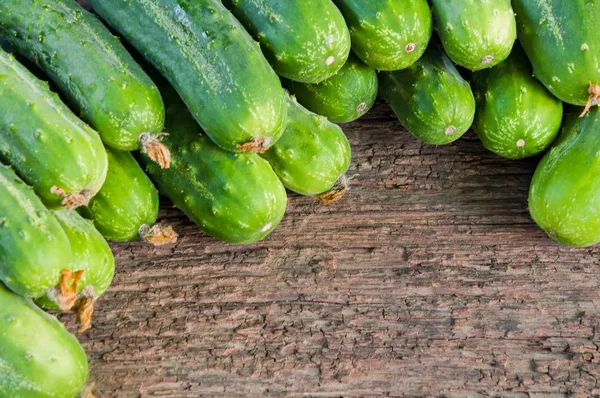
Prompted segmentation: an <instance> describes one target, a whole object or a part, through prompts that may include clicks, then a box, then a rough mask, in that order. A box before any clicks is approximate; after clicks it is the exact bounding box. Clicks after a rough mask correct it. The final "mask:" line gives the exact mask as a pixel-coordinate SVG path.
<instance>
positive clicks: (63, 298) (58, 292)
mask: <svg viewBox="0 0 600 398" xmlns="http://www.w3.org/2000/svg"><path fill="white" fill-rule="evenodd" d="M83 273H84V271H83V270H79V271H75V272H73V271H71V270H68V269H64V270H62V275H61V279H60V283H59V285H58V287H57V288H54V289H52V290H50V291H49V292H48V296H49V297H50V298H51V299H52V300H54V302H55V303H56V305H58V308H60V309H61V310H63V311H69V310H70V309H71V308H73V305H75V301H76V300H77V284H78V283H79V281H80V280H81V278H82V277H83Z"/></svg>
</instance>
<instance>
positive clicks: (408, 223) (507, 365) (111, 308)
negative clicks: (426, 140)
mask: <svg viewBox="0 0 600 398" xmlns="http://www.w3.org/2000/svg"><path fill="white" fill-rule="evenodd" d="M344 129H345V131H346V133H347V135H348V137H349V139H350V141H351V143H352V147H353V150H354V156H353V164H352V167H351V171H350V173H351V174H357V176H356V177H355V179H354V180H353V183H352V188H351V190H350V192H349V193H348V194H347V196H345V197H344V198H343V199H342V201H341V202H339V204H337V205H333V206H331V207H322V206H320V205H319V203H318V202H317V201H316V200H313V199H311V198H302V197H298V196H294V195H292V196H291V197H290V203H289V209H288V213H287V215H286V217H285V219H284V221H283V222H282V224H281V225H280V226H279V228H278V229H277V230H276V231H275V232H274V233H273V234H272V235H271V236H270V237H269V238H268V239H267V240H265V241H264V242H261V243H257V244H253V245H250V246H233V245H227V244H223V243H220V242H218V241H216V240H214V239H211V238H208V237H205V236H203V235H202V234H201V233H200V232H199V231H198V230H197V229H196V228H195V227H194V226H193V225H192V224H191V223H190V222H188V221H187V220H186V219H185V218H184V217H183V216H182V215H181V214H180V213H179V212H178V211H177V210H174V209H171V208H170V206H169V204H168V203H166V202H165V203H164V204H163V207H162V209H163V210H162V211H161V218H162V219H163V220H166V221H169V222H171V223H173V224H174V226H175V228H176V230H177V231H178V232H179V233H180V234H181V239H180V240H179V242H178V243H177V244H176V245H174V246H171V247H166V248H161V249H154V248H151V247H149V246H147V245H146V244H144V243H141V242H134V243H124V244H114V245H113V248H114V250H115V255H116V259H117V268H118V271H117V275H116V278H115V281H114V285H113V286H112V287H111V288H110V290H109V291H108V292H107V293H106V295H105V296H104V297H103V298H102V299H101V301H100V302H99V303H98V307H97V311H96V313H95V319H94V327H93V329H92V330H90V331H89V332H86V333H85V334H83V335H81V336H80V337H81V339H82V342H83V344H84V347H85V349H86V351H87V353H88V356H89V359H90V363H91V376H90V378H91V381H92V383H93V387H94V391H95V394H96V396H97V397H201V396H205V397H370V396H373V397H378V396H398V397H425V396H439V397H490V396H492V397H567V396H573V397H588V396H593V395H598V394H600V386H599V384H598V379H599V378H600V367H599V365H598V362H599V361H600V352H599V351H598V350H599V346H600V328H599V326H600V309H599V304H600V290H599V289H598V288H599V285H600V273H599V265H600V256H599V255H600V249H599V248H584V249H569V248H566V247H563V246H560V245H558V244H556V243H554V242H553V241H551V240H550V239H549V238H547V237H546V236H545V234H544V233H543V232H542V231H541V230H539V229H538V228H537V227H536V226H535V224H534V223H533V222H532V221H531V219H530V218H529V215H528V211H527V190H528V187H529V182H530V179H531V175H532V173H533V170H534V168H535V164H536V162H537V160H535V159H534V160H528V161H508V160H502V159H500V158H498V157H497V156H495V155H493V154H491V153H488V152H486V151H485V150H484V149H483V148H482V146H481V144H480V143H479V141H478V140H477V139H476V138H475V137H474V135H472V134H470V135H468V136H467V137H465V138H464V139H461V140H460V141H459V142H457V143H455V144H452V145H449V146H445V147H433V146H425V145H422V144H420V143H419V142H417V140H415V139H414V138H412V137H411V136H410V135H409V134H408V133H407V132H406V131H405V130H403V129H402V128H401V127H400V126H399V125H398V123H397V121H396V119H395V118H394V117H393V115H392V114H391V112H390V111H389V109H388V108H387V107H386V106H385V105H383V104H381V103H378V104H377V105H376V107H375V109H374V110H373V111H372V112H371V113H369V114H368V115H367V116H366V117H365V118H364V119H362V120H361V121H359V122H356V123H353V124H350V125H346V126H344ZM61 319H63V320H65V321H67V323H68V325H69V327H70V328H71V329H72V330H75V329H76V327H75V325H74V324H73V319H72V317H71V316H69V315H63V316H61Z"/></svg>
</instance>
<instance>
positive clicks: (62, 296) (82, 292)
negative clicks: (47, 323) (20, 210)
mask: <svg viewBox="0 0 600 398" xmlns="http://www.w3.org/2000/svg"><path fill="white" fill-rule="evenodd" d="M52 213H53V214H54V216H55V217H56V219H57V220H58V221H59V222H60V225H61V226H62V228H63V230H64V231H65V233H66V234H67V237H68V238H69V243H70V245H71V250H72V252H73V259H72V261H71V264H70V267H69V268H70V269H72V270H76V271H75V273H76V275H73V278H72V279H73V280H72V282H71V283H70V284H69V285H67V284H63V285H61V286H59V287H56V288H54V289H51V290H50V291H49V292H48V294H46V295H45V296H43V297H41V298H40V299H38V300H36V302H37V304H38V305H41V306H42V307H45V308H49V309H54V310H58V309H61V308H73V307H74V308H75V309H76V312H77V314H78V319H79V321H80V323H81V330H82V331H85V330H87V329H88V328H89V327H90V325H91V316H92V312H93V309H94V301H96V299H97V298H98V297H100V296H102V294H103V293H104V292H105V291H106V289H108V287H109V286H110V283H111V281H112V279H113V275H114V273H115V260H114V257H113V254H112V252H111V250H110V247H109V246H108V243H107V242H106V240H105V239H104V237H103V236H102V234H100V232H98V231H97V230H96V228H94V225H93V224H92V223H91V222H90V221H88V220H86V219H84V218H83V217H81V216H80V215H79V214H77V213H76V212H74V211H71V210H53V211H52ZM66 272H67V273H69V272H71V271H66ZM67 275H68V276H71V275H70V274H67ZM61 290H63V291H61Z"/></svg>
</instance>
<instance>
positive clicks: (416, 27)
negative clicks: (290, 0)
mask: <svg viewBox="0 0 600 398" xmlns="http://www.w3.org/2000/svg"><path fill="white" fill-rule="evenodd" d="M334 2H335V4H337V6H338V7H339V9H340V11H342V14H343V15H344V17H345V18H346V22H347V24H348V28H349V29H350V35H351V37H352V49H353V50H354V52H355V53H356V55H358V56H359V58H360V59H362V60H363V61H364V62H365V63H366V64H367V65H369V66H371V67H373V68H375V69H377V70H385V71H393V70H398V69H404V68H407V67H409V66H410V65H412V64H413V63H415V62H416V61H417V60H418V59H419V58H420V57H421V55H422V54H423V52H425V49H426V48H427V43H429V39H430V38H431V32H432V21H431V10H430V9H429V5H428V4H427V0H402V1H397V0H376V1H375V0H369V1H365V0H334ZM317 13H318V11H317Z"/></svg>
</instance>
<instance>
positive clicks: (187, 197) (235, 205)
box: [140, 82, 287, 243]
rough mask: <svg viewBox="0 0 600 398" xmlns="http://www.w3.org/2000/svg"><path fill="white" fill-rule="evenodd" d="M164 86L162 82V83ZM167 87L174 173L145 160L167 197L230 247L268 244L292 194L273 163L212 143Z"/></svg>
mask: <svg viewBox="0 0 600 398" xmlns="http://www.w3.org/2000/svg"><path fill="white" fill-rule="evenodd" d="M157 83H158V82H157ZM159 87H161V93H162V96H163V99H164V101H165V106H166V127H167V131H168V132H169V135H168V136H166V137H165V138H164V140H163V143H164V144H165V145H166V146H167V148H169V150H170V151H171V153H173V155H174V156H173V163H172V165H171V167H170V168H169V169H160V167H158V166H157V165H156V164H155V163H153V162H150V161H148V159H147V157H146V156H144V155H142V156H140V161H141V162H142V164H143V165H144V166H145V169H146V172H147V173H148V174H149V176H150V177H151V178H152V179H153V180H154V182H155V183H156V185H157V187H158V188H159V191H160V192H161V194H163V195H165V196H166V197H168V198H169V199H170V200H171V201H172V202H173V204H174V205H175V206H176V207H178V208H179V209H181V210H182V211H183V212H184V213H185V214H186V215H187V216H188V217H189V218H190V219H191V220H192V221H193V222H195V223H196V224H197V225H198V226H199V227H200V229H201V230H202V231H203V232H204V233H206V234H207V235H210V236H213V237H215V238H218V239H221V240H223V241H226V242H230V243H250V242H255V241H258V240H261V239H263V238H265V237H266V236H267V235H268V234H269V233H270V232H271V231H273V229H275V227H276V226H277V225H278V224H279V222H280V221H281V219H282V217H283V215H284V213H285V208H286V203H287V196H286V191H285V188H284V186H283V184H282V183H281V181H279V178H278V177H277V174H275V172H274V171H273V169H272V168H271V166H270V165H269V163H268V162H267V161H266V160H264V159H263V158H261V157H260V156H259V155H257V154H254V153H237V154H236V153H231V152H227V151H224V150H223V149H221V148H219V147H217V146H216V145H214V144H213V143H212V141H211V140H210V139H208V137H206V135H205V134H204V133H203V131H202V130H201V128H200V126H199V125H198V124H197V123H196V121H195V120H194V119H193V117H192V116H191V115H190V113H189V112H188V110H187V108H186V106H185V105H184V104H183V103H182V102H181V100H180V99H179V97H178V96H177V94H176V93H175V92H174V91H173V90H172V89H171V88H170V87H167V86H165V87H163V86H162V85H161V84H160V83H159Z"/></svg>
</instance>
